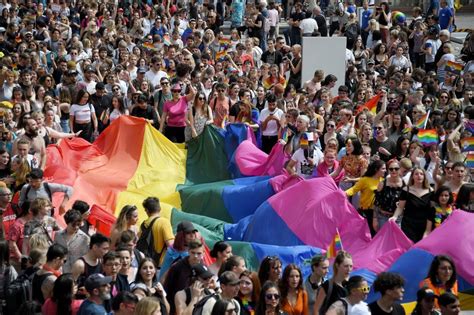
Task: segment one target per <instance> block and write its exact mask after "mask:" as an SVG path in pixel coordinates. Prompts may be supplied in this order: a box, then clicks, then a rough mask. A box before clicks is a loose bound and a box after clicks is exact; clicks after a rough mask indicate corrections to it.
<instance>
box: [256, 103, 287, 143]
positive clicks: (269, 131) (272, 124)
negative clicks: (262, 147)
mask: <svg viewBox="0 0 474 315" xmlns="http://www.w3.org/2000/svg"><path fill="white" fill-rule="evenodd" d="M272 113H273V115H274V116H275V118H277V119H278V120H280V119H281V118H282V117H283V115H284V113H283V111H282V110H281V109H279V108H276V109H275V110H274V111H273V112H270V110H269V109H268V108H264V109H262V111H261V112H260V117H259V120H260V122H264V121H265V119H267V117H268V116H270V114H272ZM262 135H264V136H276V135H278V123H277V122H276V121H275V120H270V121H269V122H268V123H267V128H266V129H265V130H263V131H262Z"/></svg>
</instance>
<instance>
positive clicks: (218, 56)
mask: <svg viewBox="0 0 474 315" xmlns="http://www.w3.org/2000/svg"><path fill="white" fill-rule="evenodd" d="M225 56H227V50H221V51H218V52H217V53H216V60H217V61H222V60H223V59H224V57H225Z"/></svg>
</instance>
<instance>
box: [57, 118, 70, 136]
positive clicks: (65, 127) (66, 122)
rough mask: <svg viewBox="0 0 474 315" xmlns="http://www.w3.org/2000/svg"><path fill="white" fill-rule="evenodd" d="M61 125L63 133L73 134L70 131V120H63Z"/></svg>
mask: <svg viewBox="0 0 474 315" xmlns="http://www.w3.org/2000/svg"><path fill="white" fill-rule="evenodd" d="M59 124H60V125H61V128H62V129H63V132H65V133H68V132H71V130H70V129H69V120H65V119H61V120H60V123H59Z"/></svg>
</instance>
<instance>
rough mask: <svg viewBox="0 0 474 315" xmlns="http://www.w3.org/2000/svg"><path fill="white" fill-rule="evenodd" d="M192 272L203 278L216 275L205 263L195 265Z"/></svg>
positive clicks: (195, 275)
mask: <svg viewBox="0 0 474 315" xmlns="http://www.w3.org/2000/svg"><path fill="white" fill-rule="evenodd" d="M191 272H192V275H193V276H194V277H199V278H201V279H209V278H210V277H212V276H213V275H214V274H213V273H212V272H210V271H209V269H207V267H206V266H204V265H203V264H197V265H194V266H193V267H192V269H191Z"/></svg>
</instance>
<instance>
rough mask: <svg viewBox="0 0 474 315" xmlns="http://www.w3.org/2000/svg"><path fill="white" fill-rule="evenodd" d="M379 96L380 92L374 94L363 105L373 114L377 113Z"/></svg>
mask: <svg viewBox="0 0 474 315" xmlns="http://www.w3.org/2000/svg"><path fill="white" fill-rule="evenodd" d="M381 97H382V95H380V94H378V95H375V96H374V97H372V98H371V99H370V100H369V101H368V102H367V103H365V104H364V106H363V107H365V108H367V109H368V110H369V111H371V112H372V113H373V114H377V104H378V103H379V100H380V98H381Z"/></svg>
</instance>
